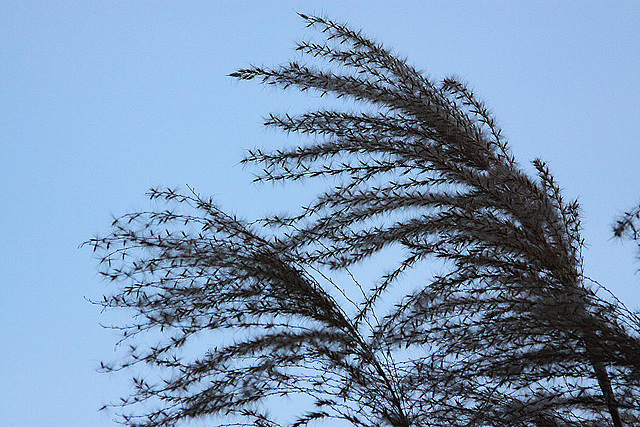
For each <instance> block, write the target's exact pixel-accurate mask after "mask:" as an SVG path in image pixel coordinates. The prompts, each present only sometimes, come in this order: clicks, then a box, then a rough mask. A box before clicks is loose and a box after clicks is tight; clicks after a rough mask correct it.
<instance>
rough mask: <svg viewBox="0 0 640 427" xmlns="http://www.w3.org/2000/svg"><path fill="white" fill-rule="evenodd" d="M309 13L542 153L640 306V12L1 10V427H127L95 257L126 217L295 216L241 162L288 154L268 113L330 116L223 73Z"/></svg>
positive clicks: (546, 8) (593, 265) (171, 7)
mask: <svg viewBox="0 0 640 427" xmlns="http://www.w3.org/2000/svg"><path fill="white" fill-rule="evenodd" d="M296 11H299V12H304V13H325V14H327V15H328V16H329V17H330V18H332V19H334V20H338V21H342V22H348V23H349V24H351V25H352V26H353V27H359V28H362V29H363V30H364V32H365V33H366V34H367V35H370V36H372V37H374V38H376V39H377V40H379V41H382V42H384V43H385V44H386V45H387V46H389V47H393V49H394V50H395V51H396V52H398V53H400V54H401V55H403V56H406V57H408V58H409V61H410V62H411V63H413V64H415V65H416V66H418V68H421V69H424V70H425V71H426V72H427V73H429V74H430V75H431V76H432V77H434V78H440V77H443V76H445V75H448V74H456V75H459V76H462V77H463V78H465V79H466V80H467V81H469V82H470V83H471V85H472V86H473V87H474V88H475V90H476V92H477V93H478V94H479V95H480V96H481V97H482V98H484V99H485V100H486V101H487V103H488V105H489V106H490V107H491V108H492V109H493V111H494V112H495V114H496V115H497V117H498V120H499V122H500V124H501V125H502V127H503V129H504V132H505V134H506V135H507V136H508V137H509V139H510V141H511V146H512V149H513V151H514V152H515V154H516V156H517V157H518V158H519V160H520V162H521V164H523V165H527V164H528V161H529V160H531V159H533V158H534V157H538V156H540V157H542V158H543V159H544V160H546V161H548V162H549V165H550V168H551V170H552V172H553V173H554V174H555V175H556V178H557V179H558V181H559V182H560V184H561V185H562V187H563V188H565V195H566V196H567V197H569V198H572V197H579V198H580V200H581V202H582V207H583V218H584V228H585V229H584V237H586V239H587V243H588V245H589V248H588V250H587V251H586V252H585V258H586V261H585V264H586V271H587V274H589V275H590V276H593V277H594V278H596V279H597V280H599V281H600V282H602V283H604V284H607V285H608V286H609V287H610V288H611V289H612V290H613V291H614V292H615V293H616V294H617V295H618V296H619V297H620V298H621V299H622V300H623V301H624V302H625V303H627V305H629V306H630V307H631V308H634V309H638V308H640V277H638V276H637V275H635V271H636V270H637V269H638V268H639V267H640V264H639V263H637V262H635V254H634V248H633V245H631V244H627V245H624V246H623V245H622V244H621V243H620V242H617V241H612V240H611V239H610V235H611V232H610V225H611V223H612V220H613V218H614V216H615V215H616V214H617V213H619V212H620V211H621V210H623V209H626V208H629V207H631V206H632V205H633V204H634V203H635V202H637V201H638V200H639V199H640V170H639V168H638V166H639V165H640V149H639V148H640V139H639V135H640V124H639V117H640V83H639V82H640V3H638V2H636V1H617V2H615V1H614V2H604V1H601V2H590V1H569V2H544V1H543V2H541V1H527V2H524V1H519V2H515V1H484V2H471V1H469V2H458V1H437V2H436V1H420V2H419V1H406V2H386V1H367V2H364V1H362V2H360V1H344V2H339V1H323V2H310V1H270V2H258V1H253V2H244V1H243V2H241V1H229V2H221V1H220V2H174V3H172V2H158V1H148V2H124V1H114V2H91V1H83V2H72V1H67V2H30V1H15V2H12V1H3V2H1V3H0V208H1V209H0V425H2V426H35V425H38V426H76V425H77V426H110V425H114V424H113V423H112V422H111V418H110V416H108V415H105V414H103V413H98V412H97V409H98V408H99V407H100V406H101V405H102V404H104V403H106V402H108V401H110V400H116V399H117V398H118V397H119V395H120V394H121V393H123V392H126V391H127V389H128V383H127V381H128V377H127V375H122V376H108V375H103V374H98V373H96V372H95V369H96V367H97V366H98V363H99V360H101V359H105V360H110V359H111V358H112V357H113V355H114V352H113V346H114V343H115V340H116V336H115V335H114V333H112V332H110V331H108V330H104V329H102V328H101V327H100V326H99V322H103V323H109V322H111V321H113V320H117V319H118V318H122V317H121V316H118V315H113V314H105V315H101V314H100V312H99V309H98V308H97V307H95V306H92V305H90V304H89V303H87V302H86V301H85V298H97V297H99V296H100V295H101V292H102V291H104V290H106V284H104V283H102V282H100V280H99V278H98V276H97V275H96V262H95V260H93V259H92V258H91V254H90V250H89V249H87V248H84V249H78V245H79V244H80V243H81V242H82V241H84V240H86V239H88V238H91V237H93V235H94V234H95V233H97V232H105V231H106V230H107V226H108V224H109V223H110V220H111V215H112V214H113V215H120V214H123V213H126V212H128V211H131V210H135V209H146V208H148V207H149V204H148V203H147V202H146V201H145V198H144V192H145V191H146V190H147V189H148V188H149V187H150V186H154V185H166V186H172V187H173V186H178V185H179V186H183V187H184V185H185V184H189V185H191V186H193V187H195V188H196V189H197V190H198V191H199V192H201V193H203V194H211V195H215V196H216V198H217V199H218V200H219V202H220V203H221V205H222V206H224V207H226V208H228V209H229V210H232V211H235V212H238V213H239V214H240V215H246V216H249V217H255V216H257V215H258V214H259V213H260V212H266V211H270V210H273V209H275V208H276V207H277V206H276V204H277V205H288V206H296V204H297V196H296V195H295V194H291V193H290V192H289V193H288V192H287V191H286V190H281V189H280V190H277V191H275V192H274V191H273V190H270V189H269V188H267V187H255V186H253V185H252V184H251V171H250V170H243V169H242V168H241V167H239V166H238V165H237V163H238V161H239V160H240V159H241V157H242V153H243V149H245V148H251V147H254V146H270V147H277V146H279V145H281V144H283V143H285V142H286V136H284V135H280V134H278V133H276V132H272V131H265V130H264V129H263V127H262V125H261V117H262V116H264V115H265V114H267V113H268V112H270V111H272V110H276V111H290V112H296V111H300V110H301V109H302V108H305V106H313V105H316V106H317V105H320V100H318V99H317V98H312V99H310V100H309V99H305V98H304V97H301V96H297V95H295V94H293V93H285V94H282V93H280V92H276V91H274V90H271V89H263V88H261V87H260V86H257V85H256V84H254V83H237V82H234V81H233V80H232V79H231V78H229V77H226V75H227V74H228V73H230V72H232V71H234V70H235V69H236V68H239V67H243V66H246V65H248V64H249V63H255V64H266V65H275V64H278V63H280V62H284V61H287V60H289V59H291V58H292V57H293V56H294V52H293V51H292V47H293V43H294V41H295V40H297V39H299V38H301V37H304V36H305V35H309V34H310V33H309V31H308V30H305V29H304V24H303V22H302V21H301V20H300V19H299V18H298V17H297V16H296V13H295V12H296ZM291 141H292V140H290V142H291ZM293 142H295V139H294V140H293ZM527 167H528V166H527Z"/></svg>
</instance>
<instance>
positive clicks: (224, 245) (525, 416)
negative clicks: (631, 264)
mask: <svg viewBox="0 0 640 427" xmlns="http://www.w3.org/2000/svg"><path fill="white" fill-rule="evenodd" d="M301 16H302V18H303V19H305V20H306V21H307V22H308V24H309V26H312V27H315V28H318V29H319V30H320V31H321V33H322V34H323V35H324V37H325V39H326V43H313V42H301V43H300V44H299V46H298V50H299V51H300V52H301V53H303V54H304V55H305V57H307V58H310V61H309V63H300V62H292V63H289V64H286V65H283V66H281V67H277V68H274V69H268V68H261V67H251V68H247V69H243V70H239V71H237V72H235V73H233V74H231V76H233V77H235V78H237V79H240V80H259V81H261V82H262V83H264V84H268V85H275V86H278V87H281V88H296V89H299V90H302V91H307V90H312V91H316V92H319V93H321V94H330V95H335V96H337V97H338V98H346V99H351V100H356V101H362V102H364V103H366V104H367V105H368V107H369V109H370V110H369V111H370V112H369V113H366V114H365V113H354V112H345V111H339V110H324V109H321V110H318V111H314V112H309V113H305V114H302V115H299V116H289V115H284V116H280V115H270V116H269V117H268V118H267V119H266V125H268V126H272V127H276V128H280V129H282V130H284V131H285V132H294V133H298V134H303V135H308V136H311V137H312V139H311V142H310V143H309V144H308V145H303V146H296V147H293V148H287V149H282V150H276V151H273V152H263V151H261V150H254V151H251V152H249V153H248V155H247V157H246V159H245V162H247V163H252V164H257V165H259V166H260V167H261V168H262V173H261V175H259V176H258V178H257V180H258V181H264V182H276V181H295V180H300V179H307V178H316V177H332V178H333V180H334V181H332V182H334V183H335V185H333V186H332V187H331V188H330V189H329V190H327V191H326V192H324V193H322V194H319V195H318V196H317V197H316V198H315V199H314V200H313V201H312V202H311V203H310V204H308V205H306V206H304V207H303V208H302V209H301V211H300V212H299V213H297V214H293V215H282V216H273V217H267V218H264V219H263V220H261V221H258V222H255V223H252V224H249V223H247V222H245V221H243V220H240V219H237V218H234V217H231V216H229V215H227V214H225V213H224V212H223V211H221V210H220V209H219V208H218V207H217V206H216V205H215V204H214V203H213V202H212V201H211V200H205V199H203V198H201V197H200V196H198V195H197V194H195V193H194V192H192V193H191V194H183V193H180V192H177V191H173V190H152V191H151V192H150V198H151V199H160V200H163V201H165V202H166V203H167V204H168V205H169V206H170V207H171V208H172V209H175V210H167V211H151V212H144V213H135V214H130V215H125V216H124V217H122V218H120V219H118V220H116V221H115V222H114V224H113V228H112V230H111V232H110V234H108V235H107V236H106V237H100V238H96V239H92V240H91V241H90V242H88V243H89V244H90V245H92V246H93V247H94V249H95V250H96V251H98V252H99V253H100V254H101V266H102V273H103V274H104V276H105V277H106V278H107V279H109V280H111V281H113V282H115V283H116V284H117V287H116V288H115V291H114V293H113V294H111V295H110V296H107V297H105V299H104V301H103V302H102V304H103V305H104V306H105V307H109V308H128V309H131V310H132V312H133V313H134V317H133V319H134V323H133V324H132V325H130V326H128V327H126V328H124V329H123V331H124V335H125V339H126V340H128V341H131V342H133V343H135V342H137V341H136V340H137V338H139V337H140V336H141V335H145V334H147V335H148V334H152V333H154V332H158V331H160V332H162V335H161V337H162V338H161V339H160V340H159V344H158V345H157V346H154V347H150V348H135V349H133V350H132V352H131V354H130V356H129V357H128V358H127V359H126V360H125V361H124V362H123V363H122V366H126V367H129V366H132V365H136V364H146V365H149V366H151V367H155V368H159V371H160V372H161V377H162V378H161V380H159V381H155V382H147V381H143V380H135V385H136V389H135V391H134V392H133V393H132V395H131V396H130V397H129V398H127V399H125V400H123V402H122V405H121V406H122V407H123V417H124V418H123V420H124V422H125V423H126V424H128V425H140V426H161V425H162V426H168V425H169V426H170V425H174V424H178V423H179V422H181V421H184V420H189V419H191V418H197V417H205V416H213V415H216V416H222V417H227V416H229V417H231V416H240V417H242V418H243V419H244V420H246V424H243V425H255V426H276V425H278V424H277V423H276V422H275V421H274V420H272V419H270V418H269V417H268V416H267V414H266V413H264V412H261V411H260V408H261V407H262V405H261V403H262V402H269V401H270V400H269V398H270V397H278V396H284V395H289V394H291V395H296V394H300V395H306V396H309V397H310V398H311V399H312V400H313V402H314V403H315V405H314V406H315V407H312V408H310V409H309V410H306V411H304V410H303V411H301V412H300V413H299V414H297V415H296V416H297V418H296V421H294V423H293V425H294V426H302V425H307V424H308V423H310V422H311V421H315V420H322V419H342V420H344V421H347V422H349V423H351V424H352V425H356V426H442V427H445V426H446V427H449V426H496V427H497V426H514V427H515V426H522V427H525V426H528V427H533V426H537V427H543V426H544V427H550V426H596V425H597V426H606V425H614V426H621V425H623V424H622V423H627V424H629V425H630V424H634V423H635V422H634V420H637V418H635V417H637V416H639V415H640V406H639V405H640V402H639V400H638V399H639V397H640V384H639V383H638V380H639V378H640V339H639V335H638V332H639V331H640V321H639V319H638V317H637V316H636V314H635V313H632V312H630V311H629V310H627V309H626V308H625V307H624V306H623V305H622V304H621V303H619V302H617V300H615V298H613V297H610V296H609V297H607V298H603V297H600V296H599V295H598V294H599V293H602V291H603V289H602V288H601V287H600V286H599V285H597V284H596V283H595V282H593V281H591V280H590V279H588V278H586V277H585V276H584V274H583V272H582V256H581V251H582V246H583V241H582V238H581V237H580V220H579V217H578V211H579V209H578V203H577V202H576V201H571V202H567V201H565V200H564V199H563V198H562V196H561V193H560V189H559V187H558V185H557V184H556V183H555V181H554V179H553V177H552V175H551V174H550V173H549V171H548V170H547V167H546V166H545V164H544V163H543V162H542V161H540V160H535V161H534V162H533V165H534V166H535V169H536V170H537V176H535V177H532V176H530V175H529V174H527V173H526V172H525V171H524V170H523V169H522V168H520V167H519V166H518V165H517V163H516V162H515V160H514V159H513V157H512V155H511V153H510V152H509V150H508V148H507V143H506V141H505V140H504V138H503V137H502V134H501V131H500V128H499V127H498V126H497V124H496V122H495V120H494V119H493V117H492V116H491V115H490V113H489V112H488V110H487V108H486V107H485V106H484V105H483V104H482V103H481V102H480V101H478V100H477V99H476V97H475V95H474V94H473V93H472V92H471V91H470V90H469V89H468V88H467V87H466V86H465V85H464V84H463V83H461V82H459V81H458V80H456V79H453V78H447V79H444V80H443V81H442V82H439V83H436V82H432V81H431V80H429V79H427V78H426V77H425V76H424V75H423V74H422V73H420V72H419V71H417V70H416V69H414V68H413V67H411V66H410V65H408V64H407V63H406V62H405V61H404V60H401V59H399V58H398V57H396V56H394V55H393V54H392V53H390V52H389V51H388V50H386V49H384V48H383V47H382V46H380V45H379V44H376V43H374V42H372V41H370V40H369V39H367V38H365V37H363V36H362V35H361V34H360V33H358V32H354V31H352V30H350V29H349V28H347V27H344V26H341V25H338V24H336V23H334V22H331V21H329V20H326V19H323V18H319V17H312V16H305V15H301ZM314 64H315V65H314ZM333 65H337V66H333ZM634 215H636V217H637V214H634ZM624 221H626V222H624ZM624 221H623V222H621V223H620V224H633V222H632V221H630V220H629V221H627V220H624ZM625 227H627V228H625ZM628 227H631V225H627V226H624V227H623V225H620V227H619V228H617V229H616V230H618V229H619V230H621V231H620V232H619V233H618V231H616V233H618V234H621V233H622V230H623V229H624V230H627V229H629V228H628ZM631 229H632V230H635V229H634V228H631ZM391 247H394V248H397V249H399V250H400V252H401V253H402V257H401V258H400V259H399V260H398V262H397V264H396V265H395V267H392V268H391V269H390V270H389V271H388V273H387V274H385V275H383V276H382V277H381V278H380V280H379V281H377V282H376V283H374V284H372V285H371V289H370V290H369V291H362V294H361V295H360V298H359V299H358V298H357V296H356V295H347V292H348V291H347V288H346V286H344V285H341V284H340V283H334V280H333V279H331V274H332V273H331V271H336V272H347V273H348V272H349V268H350V267H352V266H354V265H356V264H361V263H363V262H366V261H367V260H369V259H370V258H371V257H372V256H374V255H375V254H378V253H380V252H381V251H384V250H385V249H387V248H391ZM436 258H438V259H440V260H441V261H442V262H443V263H444V265H445V266H446V267H447V268H448V272H447V273H446V274H442V275H440V276H437V277H435V278H433V280H430V281H428V282H427V283H426V284H424V283H422V284H420V286H419V287H417V288H416V290H415V291H414V292H412V293H410V294H408V295H406V296H405V297H404V298H402V299H400V300H398V301H395V305H394V306H393V307H392V308H391V310H390V311H387V312H382V311H381V310H382V309H380V308H379V303H380V301H381V298H382V299H384V298H387V299H388V298H389V295H386V296H384V295H385V291H387V290H388V289H389V288H390V287H392V286H394V285H395V284H396V282H398V281H399V280H401V279H402V277H403V273H404V272H407V271H409V270H411V269H414V268H415V267H417V266H419V265H421V264H423V263H425V262H429V261H430V260H433V259H436ZM336 289H337V290H338V291H339V293H337V294H336ZM340 293H342V294H343V295H344V297H346V298H343V299H345V300H349V301H352V302H353V304H354V305H355V307H356V308H355V309H353V310H350V309H347V308H346V307H344V306H343V305H341V304H340V303H339V302H338V301H339V300H342V299H341V298H342V297H341V296H340ZM334 294H335V295H334ZM232 332H233V333H234V334H236V335H235V336H236V340H235V341H234V342H233V343H227V344H225V345H221V346H219V347H216V348H210V349H208V351H206V353H204V354H199V355H197V356H196V357H191V358H189V357H186V356H185V355H183V353H182V352H181V348H182V347H183V346H184V345H186V344H188V343H189V342H190V341H191V340H192V339H194V338H195V337H199V336H202V335H206V336H213V337H220V336H225V334H231V333H232ZM151 403H153V404H156V405H157V406H158V408H159V409H158V410H156V411H153V410H149V409H148V408H149V406H148V404H151ZM212 419H213V418H212ZM216 419H219V418H216ZM229 419H231V418H229ZM230 422H231V421H230ZM222 424H223V425H225V424H224V422H223V423H222ZM234 425H239V424H234Z"/></svg>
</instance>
